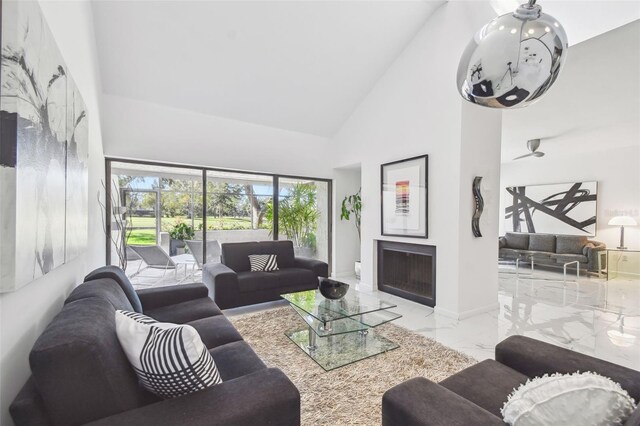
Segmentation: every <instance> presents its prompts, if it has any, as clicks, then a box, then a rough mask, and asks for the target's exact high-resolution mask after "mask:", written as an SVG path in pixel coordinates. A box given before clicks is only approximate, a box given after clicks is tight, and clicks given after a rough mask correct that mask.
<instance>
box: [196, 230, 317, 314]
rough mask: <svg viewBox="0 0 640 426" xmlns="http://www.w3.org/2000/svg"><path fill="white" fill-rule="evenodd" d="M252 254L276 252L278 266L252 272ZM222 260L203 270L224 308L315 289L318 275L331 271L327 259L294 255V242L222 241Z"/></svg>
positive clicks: (205, 279) (212, 292)
mask: <svg viewBox="0 0 640 426" xmlns="http://www.w3.org/2000/svg"><path fill="white" fill-rule="evenodd" d="M251 254H275V255H277V258H276V261H277V263H278V268H279V269H278V270H277V271H271V272H255V271H251V265H250V263H249V255H251ZM221 262H222V263H213V264H207V265H205V266H204V268H203V270H202V281H203V282H204V283H205V284H206V285H207V287H208V288H209V292H210V293H209V294H210V296H211V297H212V298H213V300H215V302H216V304H217V305H218V306H219V307H220V308H221V309H228V308H235V307H237V306H245V305H253V304H255V303H262V302H270V301H273V300H278V299H280V295H281V294H283V293H292V292H296V291H304V290H313V289H315V288H317V287H318V277H327V276H328V274H329V267H328V265H327V264H326V263H325V262H321V261H319V260H315V259H308V258H302V257H295V255H294V252H293V243H292V242H291V241H261V242H248V243H226V244H222V257H221Z"/></svg>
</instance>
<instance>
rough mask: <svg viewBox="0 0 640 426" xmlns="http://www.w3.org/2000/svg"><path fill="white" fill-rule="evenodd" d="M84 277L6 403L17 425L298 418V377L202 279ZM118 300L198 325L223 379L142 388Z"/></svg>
mask: <svg viewBox="0 0 640 426" xmlns="http://www.w3.org/2000/svg"><path fill="white" fill-rule="evenodd" d="M85 280H86V282H85V283H83V284H81V285H80V286H78V287H76V288H75V289H74V290H73V292H72V293H71V295H70V296H69V297H68V298H67V300H66V301H65V304H64V307H63V308H62V311H61V312H60V313H59V314H58V315H57V316H56V317H55V318H54V319H53V321H52V322H51V323H50V324H49V325H48V326H47V328H46V329H45V331H44V332H43V333H42V335H41V336H40V337H39V338H38V339H37V341H36V343H35V345H34V347H33V350H32V351H31V354H30V356H29V363H30V366H31V371H32V376H31V377H30V379H29V380H28V382H27V383H26V385H25V386H24V387H23V389H22V390H21V391H20V393H19V394H18V395H17V397H16V398H15V400H14V401H13V403H12V404H11V407H10V412H11V415H12V417H13V419H14V422H15V424H16V426H36V425H38V426H63V425H64V426H74V425H81V424H90V425H95V426H98V425H100V426H116V425H118V426H120V425H132V426H133V425H135V426H145V425H149V426H152V425H153V426H174V425H181V424H188V425H196V426H197V425H231V424H233V425H245V426H250V425H251V426H253V425H256V424H261V425H292V426H293V425H299V424H300V394H299V392H298V390H297V389H296V387H295V386H294V385H293V383H291V381H290V380H289V379H288V378H287V377H286V376H285V375H284V373H282V372H281V371H280V370H278V369H275V368H267V367H266V366H265V365H264V363H263V362H262V361H261V360H260V358H258V356H257V355H256V354H255V352H254V351H253V350H252V349H251V347H250V346H249V345H248V344H247V343H246V342H245V341H244V340H243V339H242V336H240V334H239V333H238V332H237V330H236V329H235V328H234V327H233V325H232V324H231V323H230V322H229V320H227V319H226V318H225V316H224V315H223V314H222V312H221V311H220V309H219V308H218V307H217V306H216V304H215V303H214V302H213V301H212V300H211V299H210V298H209V297H208V292H207V288H206V287H205V286H204V285H202V284H186V285H180V286H172V287H160V288H152V289H145V290H140V291H138V292H136V291H134V289H133V287H132V286H131V284H130V283H129V281H128V279H127V277H126V276H125V275H124V273H123V272H122V271H121V270H120V269H118V268H116V267H105V268H100V269H98V270H96V271H94V272H93V273H92V274H89V275H88V276H87V277H86V279H85ZM117 309H124V310H129V311H137V312H141V313H144V314H146V315H149V316H151V317H153V318H155V319H157V320H159V321H166V322H173V323H180V324H189V325H191V326H193V327H194V328H195V329H196V330H197V331H198V332H199V333H200V336H201V337H202V340H203V342H204V343H205V345H206V346H207V348H209V351H210V352H211V354H212V356H213V358H214V360H215V362H216V365H217V367H218V370H219V372H220V375H221V376H222V379H223V383H221V384H219V385H216V386H214V387H212V388H209V389H206V390H203V391H200V392H196V393H192V394H190V395H186V396H182V397H179V398H174V399H169V400H160V399H159V398H158V397H156V396H155V395H153V394H151V393H149V392H147V391H146V390H144V389H143V388H142V387H141V386H139V385H138V380H137V377H136V374H135V372H134V371H133V369H132V368H131V366H130V364H129V362H128V360H127V358H126V356H125V354H124V352H123V350H122V348H121V346H120V343H119V341H118V338H117V336H116V331H115V311H116V310H117Z"/></svg>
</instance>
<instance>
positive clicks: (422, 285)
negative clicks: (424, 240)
mask: <svg viewBox="0 0 640 426" xmlns="http://www.w3.org/2000/svg"><path fill="white" fill-rule="evenodd" d="M378 290H380V291H384V292H387V293H391V294H394V295H396V296H400V297H403V298H405V299H409V300H413V301H414V302H418V303H422V304H423V305H427V306H431V307H434V306H435V304H436V247H435V246H428V245H422V244H408V243H399V242H394V241H378Z"/></svg>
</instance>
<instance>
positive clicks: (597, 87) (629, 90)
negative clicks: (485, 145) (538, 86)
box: [500, 21, 640, 248]
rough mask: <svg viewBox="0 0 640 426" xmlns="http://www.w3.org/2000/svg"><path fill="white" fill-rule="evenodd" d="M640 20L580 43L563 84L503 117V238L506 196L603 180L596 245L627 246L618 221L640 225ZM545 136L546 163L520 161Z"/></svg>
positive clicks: (629, 241) (636, 237) (639, 232)
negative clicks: (518, 189)
mask: <svg viewBox="0 0 640 426" xmlns="http://www.w3.org/2000/svg"><path fill="white" fill-rule="evenodd" d="M639 52H640V21H635V22H633V23H631V24H628V25H625V26H624V27H621V28H618V29H615V30H613V31H611V32H608V33H605V34H603V35H601V36H598V37H595V38H592V39H590V40H587V41H585V42H583V43H580V44H577V45H575V46H573V47H571V48H570V49H569V52H568V53H569V55H568V57H567V62H566V65H565V68H564V69H563V71H562V73H561V74H560V77H559V78H558V81H557V82H556V85H555V86H554V87H553V88H552V89H551V90H550V91H549V93H548V94H547V95H546V96H545V97H544V98H543V99H541V100H540V102H538V103H536V104H534V105H532V106H531V107H529V108H527V109H522V110H513V111H506V112H505V113H504V116H503V131H502V136H503V164H502V173H501V174H502V178H501V182H500V187H501V191H500V193H501V198H502V200H501V207H500V233H501V234H503V233H504V229H505V226H504V219H503V217H504V208H505V206H506V193H504V189H503V188H505V187H507V186H512V185H532V184H547V183H562V182H576V181H593V180H595V181H598V207H597V223H596V239H597V240H600V241H603V242H604V243H606V244H607V246H609V247H616V246H618V243H619V228H617V227H611V226H609V225H607V222H608V221H609V219H611V217H613V216H617V215H621V214H624V215H630V216H633V217H634V218H635V219H636V221H637V222H638V223H640V77H639V76H640V54H639ZM536 137H542V138H543V139H542V142H541V145H540V151H543V152H545V153H546V155H545V156H544V157H541V158H528V159H524V160H517V161H512V160H511V158H513V157H515V156H516V155H520V154H523V153H524V152H525V151H526V148H525V143H526V140H527V139H531V138H536ZM625 242H626V245H627V246H628V247H630V248H640V227H635V228H626V232H625Z"/></svg>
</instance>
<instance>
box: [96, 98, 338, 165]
mask: <svg viewBox="0 0 640 426" xmlns="http://www.w3.org/2000/svg"><path fill="white" fill-rule="evenodd" d="M103 122H104V123H105V125H104V129H103V132H104V150H105V155H107V156H115V157H123V158H137V159H144V160H155V161H163V162H173V163H182V164H194V165H200V166H209V167H222V168H228V169H239V170H249V171H257V172H271V173H280V174H289V175H297V176H309V177H324V178H329V177H331V167H330V165H329V154H330V152H329V147H330V142H329V139H327V138H323V137H320V136H313V135H309V134H305V133H299V132H293V131H287V130H282V129H276V128H272V127H266V126H261V125H258V124H251V123H246V122H242V121H237V120H230V119H226V118H221V117H216V116H213V115H206V114H200V113H196V112H192V111H187V110H182V109H177V108H170V107H167V106H164V105H159V104H154V103H150V102H142V101H137V100H133V99H127V98H123V97H119V96H111V95H104V96H103Z"/></svg>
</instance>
